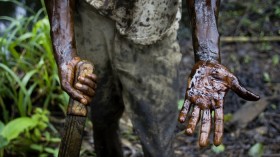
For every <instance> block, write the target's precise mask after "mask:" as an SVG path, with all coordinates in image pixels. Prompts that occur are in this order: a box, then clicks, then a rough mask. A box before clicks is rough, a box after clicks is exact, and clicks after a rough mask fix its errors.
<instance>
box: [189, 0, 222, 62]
mask: <svg viewBox="0 0 280 157" xmlns="http://www.w3.org/2000/svg"><path fill="white" fill-rule="evenodd" d="M187 4H188V11H189V16H190V19H191V27H192V39H193V48H194V53H195V61H196V62H198V61H201V60H202V61H211V62H218V63H220V49H219V40H220V39H219V33H218V27H217V23H218V13H219V4H220V0H187Z"/></svg>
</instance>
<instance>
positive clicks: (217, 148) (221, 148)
mask: <svg viewBox="0 0 280 157" xmlns="http://www.w3.org/2000/svg"><path fill="white" fill-rule="evenodd" d="M211 150H212V151H213V152H214V153H216V154H220V153H222V152H224V151H225V146H224V145H223V144H221V145H219V146H215V145H212V147H211Z"/></svg>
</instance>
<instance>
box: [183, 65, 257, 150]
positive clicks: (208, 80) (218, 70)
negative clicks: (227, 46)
mask: <svg viewBox="0 0 280 157" xmlns="http://www.w3.org/2000/svg"><path fill="white" fill-rule="evenodd" d="M229 89H231V90H233V91H234V92H235V93H236V94H237V95H239V96H240V97H242V98H243V99H245V100H250V101H256V100H258V99H259V96H257V95H255V94H253V93H252V92H250V91H249V90H247V89H245V88H244V87H242V86H241V85H240V83H239V81H238V79H237V78H236V77H235V76H234V75H233V74H232V73H230V72H229V71H228V69H227V68H226V67H224V66H223V65H221V64H218V63H211V62H206V61H199V62H197V63H196V64H195V66H194V68H193V70H192V72H191V74H190V77H189V79H188V86H187V91H186V96H185V98H186V99H185V102H184V105H183V107H182V109H181V112H180V115H179V121H180V122H182V123H183V122H185V120H186V118H187V114H188V112H189V111H190V107H191V106H194V109H193V111H192V113H191V116H190V119H189V122H188V125H187V127H186V133H187V134H189V135H191V134H193V133H194V130H195V127H196V125H197V123H198V121H199V119H200V115H201V114H202V118H201V129H200V137H199V144H200V146H206V145H207V144H208V138H209V134H210V128H211V121H212V118H211V111H214V112H215V116H214V123H215V124H214V144H215V145H219V144H221V142H222V136H223V116H224V115H223V105H224V103H223V100H224V96H225V95H226V93H227V92H228V90H229Z"/></svg>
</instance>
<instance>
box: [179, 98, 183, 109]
mask: <svg viewBox="0 0 280 157" xmlns="http://www.w3.org/2000/svg"><path fill="white" fill-rule="evenodd" d="M183 105H184V99H180V100H179V101H178V110H181V108H182V107H183Z"/></svg>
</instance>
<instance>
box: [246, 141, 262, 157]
mask: <svg viewBox="0 0 280 157" xmlns="http://www.w3.org/2000/svg"><path fill="white" fill-rule="evenodd" d="M263 151H264V148H263V145H262V144H261V143H256V144H254V145H253V146H252V147H251V148H250V150H249V153H248V154H249V156H252V157H261V156H262V154H263Z"/></svg>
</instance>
